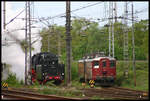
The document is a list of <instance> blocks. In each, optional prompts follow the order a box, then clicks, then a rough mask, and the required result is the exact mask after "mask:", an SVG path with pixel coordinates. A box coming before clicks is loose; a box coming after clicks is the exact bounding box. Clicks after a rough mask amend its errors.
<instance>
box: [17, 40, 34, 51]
mask: <svg viewBox="0 0 150 101" xmlns="http://www.w3.org/2000/svg"><path fill="white" fill-rule="evenodd" d="M20 45H21V49H22V51H23V52H25V47H27V52H29V45H28V43H27V42H26V41H25V39H24V40H22V41H21V43H20ZM33 50H34V48H33V47H32V46H31V51H33Z"/></svg>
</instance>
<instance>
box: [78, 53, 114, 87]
mask: <svg viewBox="0 0 150 101" xmlns="http://www.w3.org/2000/svg"><path fill="white" fill-rule="evenodd" d="M78 75H79V76H80V81H81V82H85V80H86V81H91V80H93V81H94V82H95V83H97V84H100V85H102V86H110V85H113V84H114V81H115V80H116V59H115V58H113V57H107V56H96V55H95V56H93V57H84V59H81V60H79V61H78Z"/></svg>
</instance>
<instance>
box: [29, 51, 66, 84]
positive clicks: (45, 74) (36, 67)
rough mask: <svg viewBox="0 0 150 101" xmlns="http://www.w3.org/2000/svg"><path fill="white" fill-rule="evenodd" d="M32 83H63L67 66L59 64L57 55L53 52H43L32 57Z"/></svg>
mask: <svg viewBox="0 0 150 101" xmlns="http://www.w3.org/2000/svg"><path fill="white" fill-rule="evenodd" d="M31 64H32V73H31V77H32V82H35V81H36V80H37V81H38V82H39V83H40V84H45V83H46V82H47V81H50V80H54V82H55V83H57V84H58V83H59V84H60V83H61V82H62V81H63V80H64V77H65V73H64V72H65V70H64V68H65V65H64V64H60V63H59V62H58V57H57V55H55V54H53V53H51V52H41V53H38V54H35V55H33V56H32V60H31Z"/></svg>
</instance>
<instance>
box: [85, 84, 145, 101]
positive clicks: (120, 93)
mask: <svg viewBox="0 0 150 101" xmlns="http://www.w3.org/2000/svg"><path fill="white" fill-rule="evenodd" d="M84 93H85V95H86V96H90V97H92V96H99V97H103V98H113V99H129V100H147V99H148V92H145V91H139V90H132V89H127V88H121V87H107V88H101V89H96V88H93V89H92V88H86V89H84Z"/></svg>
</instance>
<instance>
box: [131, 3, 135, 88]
mask: <svg viewBox="0 0 150 101" xmlns="http://www.w3.org/2000/svg"><path fill="white" fill-rule="evenodd" d="M133 13H134V11H133V2H132V54H133V73H134V86H136V69H135V50H134V47H135V44H134V15H133Z"/></svg>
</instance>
